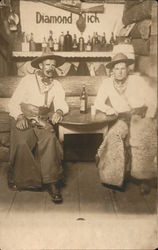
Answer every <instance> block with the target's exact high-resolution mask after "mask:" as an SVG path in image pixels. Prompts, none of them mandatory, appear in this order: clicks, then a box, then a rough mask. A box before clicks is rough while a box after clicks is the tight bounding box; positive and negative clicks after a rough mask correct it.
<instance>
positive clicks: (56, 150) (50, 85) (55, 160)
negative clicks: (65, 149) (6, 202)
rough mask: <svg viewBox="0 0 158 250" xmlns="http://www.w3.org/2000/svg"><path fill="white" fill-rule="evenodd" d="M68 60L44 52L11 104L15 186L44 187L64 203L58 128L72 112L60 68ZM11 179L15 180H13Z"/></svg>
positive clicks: (35, 62)
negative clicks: (59, 74)
mask: <svg viewBox="0 0 158 250" xmlns="http://www.w3.org/2000/svg"><path fill="white" fill-rule="evenodd" d="M63 63H64V59H63V58H62V57H60V56H56V55H53V54H52V53H43V55H42V56H40V57H38V58H35V59H34V60H33V61H32V62H31V65H32V67H34V68H35V69H36V71H35V74H31V75H30V74H29V75H26V76H25V77H24V78H23V79H22V80H21V82H20V84H19V85H18V87H17V89H16V90H15V92H14V94H13V96H12V98H11V100H10V103H9V111H10V116H11V139H10V140H11V146H10V162H11V168H10V173H11V177H12V180H13V183H14V185H13V183H11V184H12V187H14V188H17V189H20V190H22V189H28V188H29V189H30V188H39V187H42V185H43V184H44V185H45V186H46V187H48V192H49V194H50V195H51V197H52V200H53V202H55V203H60V202H62V196H61V192H60V188H59V185H58V184H59V181H60V180H61V178H62V166H61V160H62V148H61V145H60V143H59V141H58V139H57V137H56V135H55V130H54V126H53V125H55V124H57V123H58V122H59V121H61V120H62V118H63V115H65V114H66V113H68V110H69V108H68V105H67V103H66V101H65V92H64V90H63V88H62V86H61V84H60V82H59V81H57V80H56V79H55V77H56V76H57V74H56V68H57V67H59V66H61V65H62V64H63ZM10 179H11V178H10Z"/></svg>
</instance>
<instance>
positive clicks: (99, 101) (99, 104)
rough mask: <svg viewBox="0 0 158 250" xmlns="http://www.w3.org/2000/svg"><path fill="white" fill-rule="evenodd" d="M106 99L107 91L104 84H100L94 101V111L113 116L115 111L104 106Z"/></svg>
mask: <svg viewBox="0 0 158 250" xmlns="http://www.w3.org/2000/svg"><path fill="white" fill-rule="evenodd" d="M107 98H108V89H107V88H106V85H105V84H102V85H101V87H100V88H99V91H98V93H97V97H96V99H95V103H94V105H95V107H96V109H98V110H100V111H102V112H104V113H106V114H107V115H113V114H115V113H116V112H115V110H114V109H113V108H112V107H110V106H109V105H107V104H105V103H106V101H107Z"/></svg>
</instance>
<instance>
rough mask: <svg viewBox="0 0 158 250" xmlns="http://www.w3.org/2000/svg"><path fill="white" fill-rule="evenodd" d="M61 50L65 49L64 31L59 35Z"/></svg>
mask: <svg viewBox="0 0 158 250" xmlns="http://www.w3.org/2000/svg"><path fill="white" fill-rule="evenodd" d="M59 51H64V32H61V35H60V36H59Z"/></svg>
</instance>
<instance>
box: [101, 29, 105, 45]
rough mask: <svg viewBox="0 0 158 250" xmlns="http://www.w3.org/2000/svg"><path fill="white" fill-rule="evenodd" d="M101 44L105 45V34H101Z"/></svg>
mask: <svg viewBox="0 0 158 250" xmlns="http://www.w3.org/2000/svg"><path fill="white" fill-rule="evenodd" d="M101 43H102V45H104V44H106V34H105V32H103V36H102V39H101Z"/></svg>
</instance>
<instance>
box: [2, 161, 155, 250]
mask: <svg viewBox="0 0 158 250" xmlns="http://www.w3.org/2000/svg"><path fill="white" fill-rule="evenodd" d="M6 176H7V167H4V166H3V167H0V249H2V250H9V249H11V250H12V249H13V250H16V249H18V250H23V249H24V250H48V249H49V250H50V249H53V250H55V249H68V250H69V249H107V250H110V249H117V250H118V249H119V250H123V249H146V250H147V249H152V250H153V249H155V248H156V247H157V246H158V244H157V216H156V200H157V197H156V195H157V194H156V189H152V191H151V193H150V194H149V195H147V196H141V195H140V193H139V188H138V186H136V185H134V184H132V183H129V185H128V186H127V188H126V191H125V192H118V191H112V190H110V189H107V188H105V187H103V186H102V185H101V184H100V181H99V176H98V173H97V169H96V167H95V164H94V163H93V162H92V163H90V162H89V163H83V162H82V163H70V162H69V163H67V166H66V176H67V184H66V187H64V188H63V190H62V193H63V198H64V203H63V204H60V205H55V204H54V203H52V202H51V199H50V197H49V195H48V193H47V192H46V191H43V192H29V191H22V192H18V191H17V192H14V191H11V190H9V189H8V187H7V177H6Z"/></svg>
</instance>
